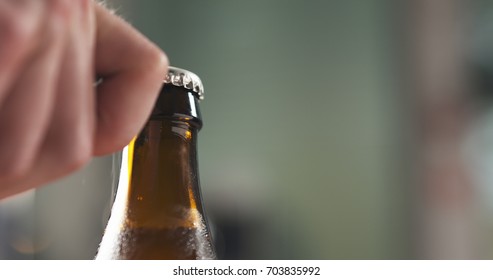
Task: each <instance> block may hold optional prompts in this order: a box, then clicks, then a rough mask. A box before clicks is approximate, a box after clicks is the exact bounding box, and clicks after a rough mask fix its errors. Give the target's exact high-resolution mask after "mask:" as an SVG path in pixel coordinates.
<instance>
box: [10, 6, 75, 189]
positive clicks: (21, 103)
mask: <svg viewBox="0 0 493 280" xmlns="http://www.w3.org/2000/svg"><path fill="white" fill-rule="evenodd" d="M65 25H66V24H65V22H64V19H63V16H62V15H60V14H57V13H55V14H52V15H51V17H50V18H49V19H48V20H47V21H46V24H45V25H44V27H43V32H42V34H43V40H42V41H41V44H40V47H39V49H38V50H36V51H35V52H34V54H33V56H31V59H30V60H29V63H27V64H26V65H24V68H23V69H22V71H21V72H20V73H21V74H20V78H19V79H18V80H17V81H16V82H15V84H14V85H13V87H12V90H11V91H9V95H8V96H7V97H6V99H5V102H4V104H3V107H2V109H1V110H0V131H1V132H2V133H1V134H0V198H2V197H5V196H7V195H11V194H14V193H18V192H20V191H22V190H24V189H25V188H22V186H21V185H19V184H17V182H18V181H19V180H21V181H22V179H23V178H24V177H25V175H27V174H29V173H30V170H31V167H33V165H34V164H35V159H36V157H37V155H38V152H39V148H40V146H41V145H42V143H43V141H44V136H45V134H46V130H47V128H48V125H49V121H50V119H51V115H52V111H53V106H54V103H53V101H54V99H55V91H56V88H57V80H58V75H59V70H60V64H61V61H62V55H63V46H64V42H63V41H64V40H63V37H62V36H60V34H64V33H65V31H64V30H65V28H64V26H65ZM26 187H27V186H26Z"/></svg>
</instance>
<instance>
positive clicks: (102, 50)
mask: <svg viewBox="0 0 493 280" xmlns="http://www.w3.org/2000/svg"><path fill="white" fill-rule="evenodd" d="M96 21H97V35H96V38H97V39H96V42H97V43H96V73H97V74H98V76H99V77H102V78H103V83H101V84H100V85H99V86H98V88H97V116H98V119H97V130H96V138H95V146H94V154H95V155H104V154H108V153H112V152H115V151H117V150H119V149H121V148H123V147H124V146H125V145H127V144H128V143H129V142H130V140H131V139H132V138H133V137H134V136H135V135H136V134H138V132H139V131H140V130H141V129H142V127H143V125H144V123H145V121H146V120H147V118H148V117H149V115H150V113H151V110H152V107H153V105H154V103H155V101H156V98H157V96H158V93H159V90H160V88H161V86H162V82H163V80H164V77H165V75H166V73H167V69H168V59H167V57H166V55H165V54H164V53H163V52H162V51H161V50H160V49H159V48H158V47H157V46H156V45H154V44H153V43H152V42H150V41H149V40H148V39H146V38H145V37H144V36H142V35H141V34H140V33H139V32H137V31H136V30H135V29H134V28H132V27H131V26H130V25H129V24H127V23H126V22H124V21H123V20H121V19H120V18H118V17H117V16H115V15H113V14H112V13H110V12H109V11H108V10H106V9H104V8H102V7H101V6H99V5H96Z"/></svg>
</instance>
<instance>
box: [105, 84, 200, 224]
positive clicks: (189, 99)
mask: <svg viewBox="0 0 493 280" xmlns="http://www.w3.org/2000/svg"><path fill="white" fill-rule="evenodd" d="M201 126H202V121H201V119H200V112H199V107H198V103H197V99H196V97H195V96H194V95H193V94H192V93H189V92H187V91H186V90H184V89H181V88H176V87H173V86H168V88H166V87H165V88H164V89H163V92H162V93H161V95H160V97H159V99H158V101H157V102H156V105H155V108H154V111H153V113H152V115H151V117H150V119H149V121H148V122H147V124H146V126H145V127H144V129H143V130H142V131H141V133H140V134H139V135H138V136H137V137H136V138H135V139H134V140H133V141H132V142H131V143H130V144H129V145H128V146H127V147H126V148H125V150H124V151H123V153H124V154H123V158H122V170H121V174H120V181H119V185H118V190H117V196H116V200H115V205H114V207H116V204H121V205H122V206H121V207H123V208H125V209H126V210H125V211H123V212H125V217H121V218H122V219H121V220H120V221H121V222H123V221H125V224H126V226H129V227H134V228H180V227H185V228H191V227H197V226H201V227H205V219H204V215H203V208H202V203H201V197H200V189H199V176H198V168H197V147H196V145H197V134H198V131H199V129H200V128H201ZM118 200H119V201H118ZM112 212H113V211H112Z"/></svg>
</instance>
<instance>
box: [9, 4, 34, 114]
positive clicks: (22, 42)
mask: <svg viewBox="0 0 493 280" xmlns="http://www.w3.org/2000/svg"><path fill="white" fill-rule="evenodd" d="M38 4H39V3H38ZM42 19H43V10H42V8H41V6H39V5H35V6H33V8H32V9H30V10H27V11H19V10H18V9H15V7H12V5H11V4H9V3H7V2H5V1H0V108H1V105H2V103H3V100H5V98H6V97H7V94H8V90H9V89H10V87H12V86H13V83H14V82H13V81H14V80H15V77H17V76H18V75H19V72H20V71H21V70H22V68H23V66H24V64H25V61H26V60H27V58H28V56H29V53H30V52H32V51H33V50H34V49H36V48H37V47H38V44H37V43H36V42H37V41H38V40H39V37H38V36H37V34H38V33H39V32H38V31H39V29H40V26H41V25H42V24H41V20H42Z"/></svg>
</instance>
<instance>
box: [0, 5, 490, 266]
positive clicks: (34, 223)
mask: <svg viewBox="0 0 493 280" xmlns="http://www.w3.org/2000/svg"><path fill="white" fill-rule="evenodd" d="M108 2H109V4H110V6H111V7H113V8H114V9H115V10H116V11H117V13H119V14H121V15H123V16H124V17H125V18H126V19H127V20H128V21H129V22H131V23H132V25H134V26H135V27H136V28H137V29H139V30H140V31H141V32H142V33H144V34H145V35H146V36H148V37H149V38H150V39H151V40H153V41H154V42H156V43H157V44H158V45H159V46H160V47H161V48H162V49H163V50H165V52H166V53H167V55H168V56H169V58H170V62H171V64H172V65H174V66H177V67H181V68H185V69H188V70H191V71H193V72H195V73H196V74H198V75H199V76H200V77H201V78H202V80H203V82H204V85H205V90H206V92H205V100H204V101H203V102H202V103H201V110H202V114H203V117H204V123H205V125H204V128H203V129H202V131H201V133H200V139H199V163H200V165H199V167H200V177H201V185H202V193H203V196H204V201H205V205H206V209H207V213H208V215H209V219H210V222H211V225H212V226H213V230H214V237H215V241H216V243H217V245H216V246H217V248H218V253H219V256H220V257H221V258H230V259H409V258H416V257H421V254H420V252H418V251H419V244H418V243H420V241H419V238H417V237H416V236H417V232H419V230H416V224H417V223H419V215H418V216H417V215H416V209H420V202H419V200H416V199H415V197H416V194H415V190H414V189H413V188H414V184H415V183H416V182H415V180H414V177H413V176H414V174H413V172H414V168H413V164H414V163H413V160H414V154H415V152H416V150H419V148H417V147H416V145H414V144H415V142H414V141H415V140H414V137H415V133H414V129H415V127H414V126H413V121H412V120H413V111H412V106H411V104H413V98H412V93H411V91H412V90H411V89H410V88H409V87H407V85H406V81H408V80H409V79H407V76H406V75H407V71H408V70H406V63H408V62H409V60H410V59H409V57H407V56H406V43H405V42H406V40H405V38H406V34H405V33H403V31H404V30H405V26H406V17H408V16H409V14H407V12H406V11H407V9H406V5H407V4H408V3H407V2H412V1H407V2H406V1H388V0H387V1H385V0H368V1H366V0H365V1H360V0H344V1H342V0H340V1H322V0H310V1H295V0H250V1H239V0H235V1H227V0H209V1H199V0H189V1H167V0H139V1H131V0H114V1H108ZM441 2H444V1H441ZM471 2H475V3H476V4H475V6H473V7H472V8H470V9H469V10H468V11H469V12H468V14H467V16H468V17H469V18H470V19H469V21H468V22H469V24H468V27H470V28H471V29H472V30H479V29H480V28H479V27H483V26H484V24H483V22H488V21H489V22H492V18H493V5H492V4H491V3H490V1H471ZM471 15H472V16H471ZM490 30H492V29H490ZM478 32H479V31H478ZM474 34H476V33H474ZM482 34H483V35H478V36H479V37H480V38H485V37H488V36H486V35H484V34H487V32H486V33H482ZM491 34H493V33H491ZM489 36H491V35H489ZM480 41H481V40H480ZM483 41H484V43H481V44H483V45H488V42H491V39H490V40H489V41H488V40H483ZM483 41H481V42H483ZM481 44H480V46H483V45H481ZM478 48H479V49H481V48H480V47H478ZM477 53H478V55H479V53H480V51H477ZM490 57H491V56H490ZM478 61H487V60H486V59H484V57H482V56H479V59H478ZM490 62H491V61H490ZM486 65H491V64H488V63H486ZM485 69H487V67H486V68H485ZM485 71H486V70H485ZM487 74H488V72H487V71H486V74H485V75H486V77H488V76H487ZM486 80H487V79H486ZM486 123H487V124H489V123H490V122H486ZM485 151H487V150H485ZM485 153H486V152H485ZM488 162H489V161H488ZM115 168H117V166H113V164H112V158H111V157H105V158H99V159H96V160H94V161H93V162H92V163H91V164H90V165H89V166H88V167H86V168H85V169H84V170H82V171H80V172H78V173H77V174H74V175H73V176H70V177H68V178H65V179H63V180H61V181H58V182H55V183H54V184H52V185H50V186H47V187H44V188H42V189H41V190H38V191H36V192H30V193H26V194H22V195H20V196H18V197H15V198H11V199H8V200H6V201H4V202H3V203H1V204H0V228H1V229H0V258H4V259H16V258H19V259H30V258H37V259H91V258H93V257H94V255H95V253H96V250H97V246H98V243H99V241H100V239H101V234H102V231H103V229H104V227H105V223H106V220H107V218H108V215H109V209H110V203H111V191H112V185H114V182H113V180H114V178H113V171H114V169H115ZM486 185H487V184H486ZM485 193H488V191H486V192H485ZM489 202H490V201H489V200H487V199H486V204H488V203H489ZM470 204H472V205H473V206H477V208H478V209H479V210H478V211H477V212H475V213H477V214H474V215H473V216H474V217H476V218H477V220H475V223H474V227H475V228H476V227H477V228H478V229H479V230H478V232H479V234H478V235H474V237H473V239H474V240H476V239H477V236H482V235H481V234H484V235H487V234H489V233H491V232H492V231H491V230H490V228H491V225H490V222H489V221H488V219H487V218H482V217H487V216H488V213H489V212H488V211H489V210H488V208H487V207H483V206H481V205H483V204H481V203H480V202H478V201H476V200H475V201H474V202H472V203H470ZM485 209H486V210H485ZM481 240H482V242H483V243H481V244H482V245H480V246H477V244H476V243H474V244H473V245H471V246H473V247H474V246H477V247H478V248H479V247H482V248H483V249H484V250H483V249H481V250H476V249H477V248H476V247H474V248H473V249H471V250H472V251H474V252H477V253H474V254H472V257H473V258H489V257H490V256H493V251H492V252H490V251H489V249H488V248H491V247H493V246H491V243H492V242H491V240H490V239H488V238H483V239H481ZM466 243H467V242H466ZM467 244H469V243H467ZM466 251H467V250H466ZM441 256H442V257H443V258H448V257H451V258H456V257H458V258H467V257H469V256H470V255H468V254H465V255H460V254H458V255H450V256H447V255H441Z"/></svg>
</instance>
